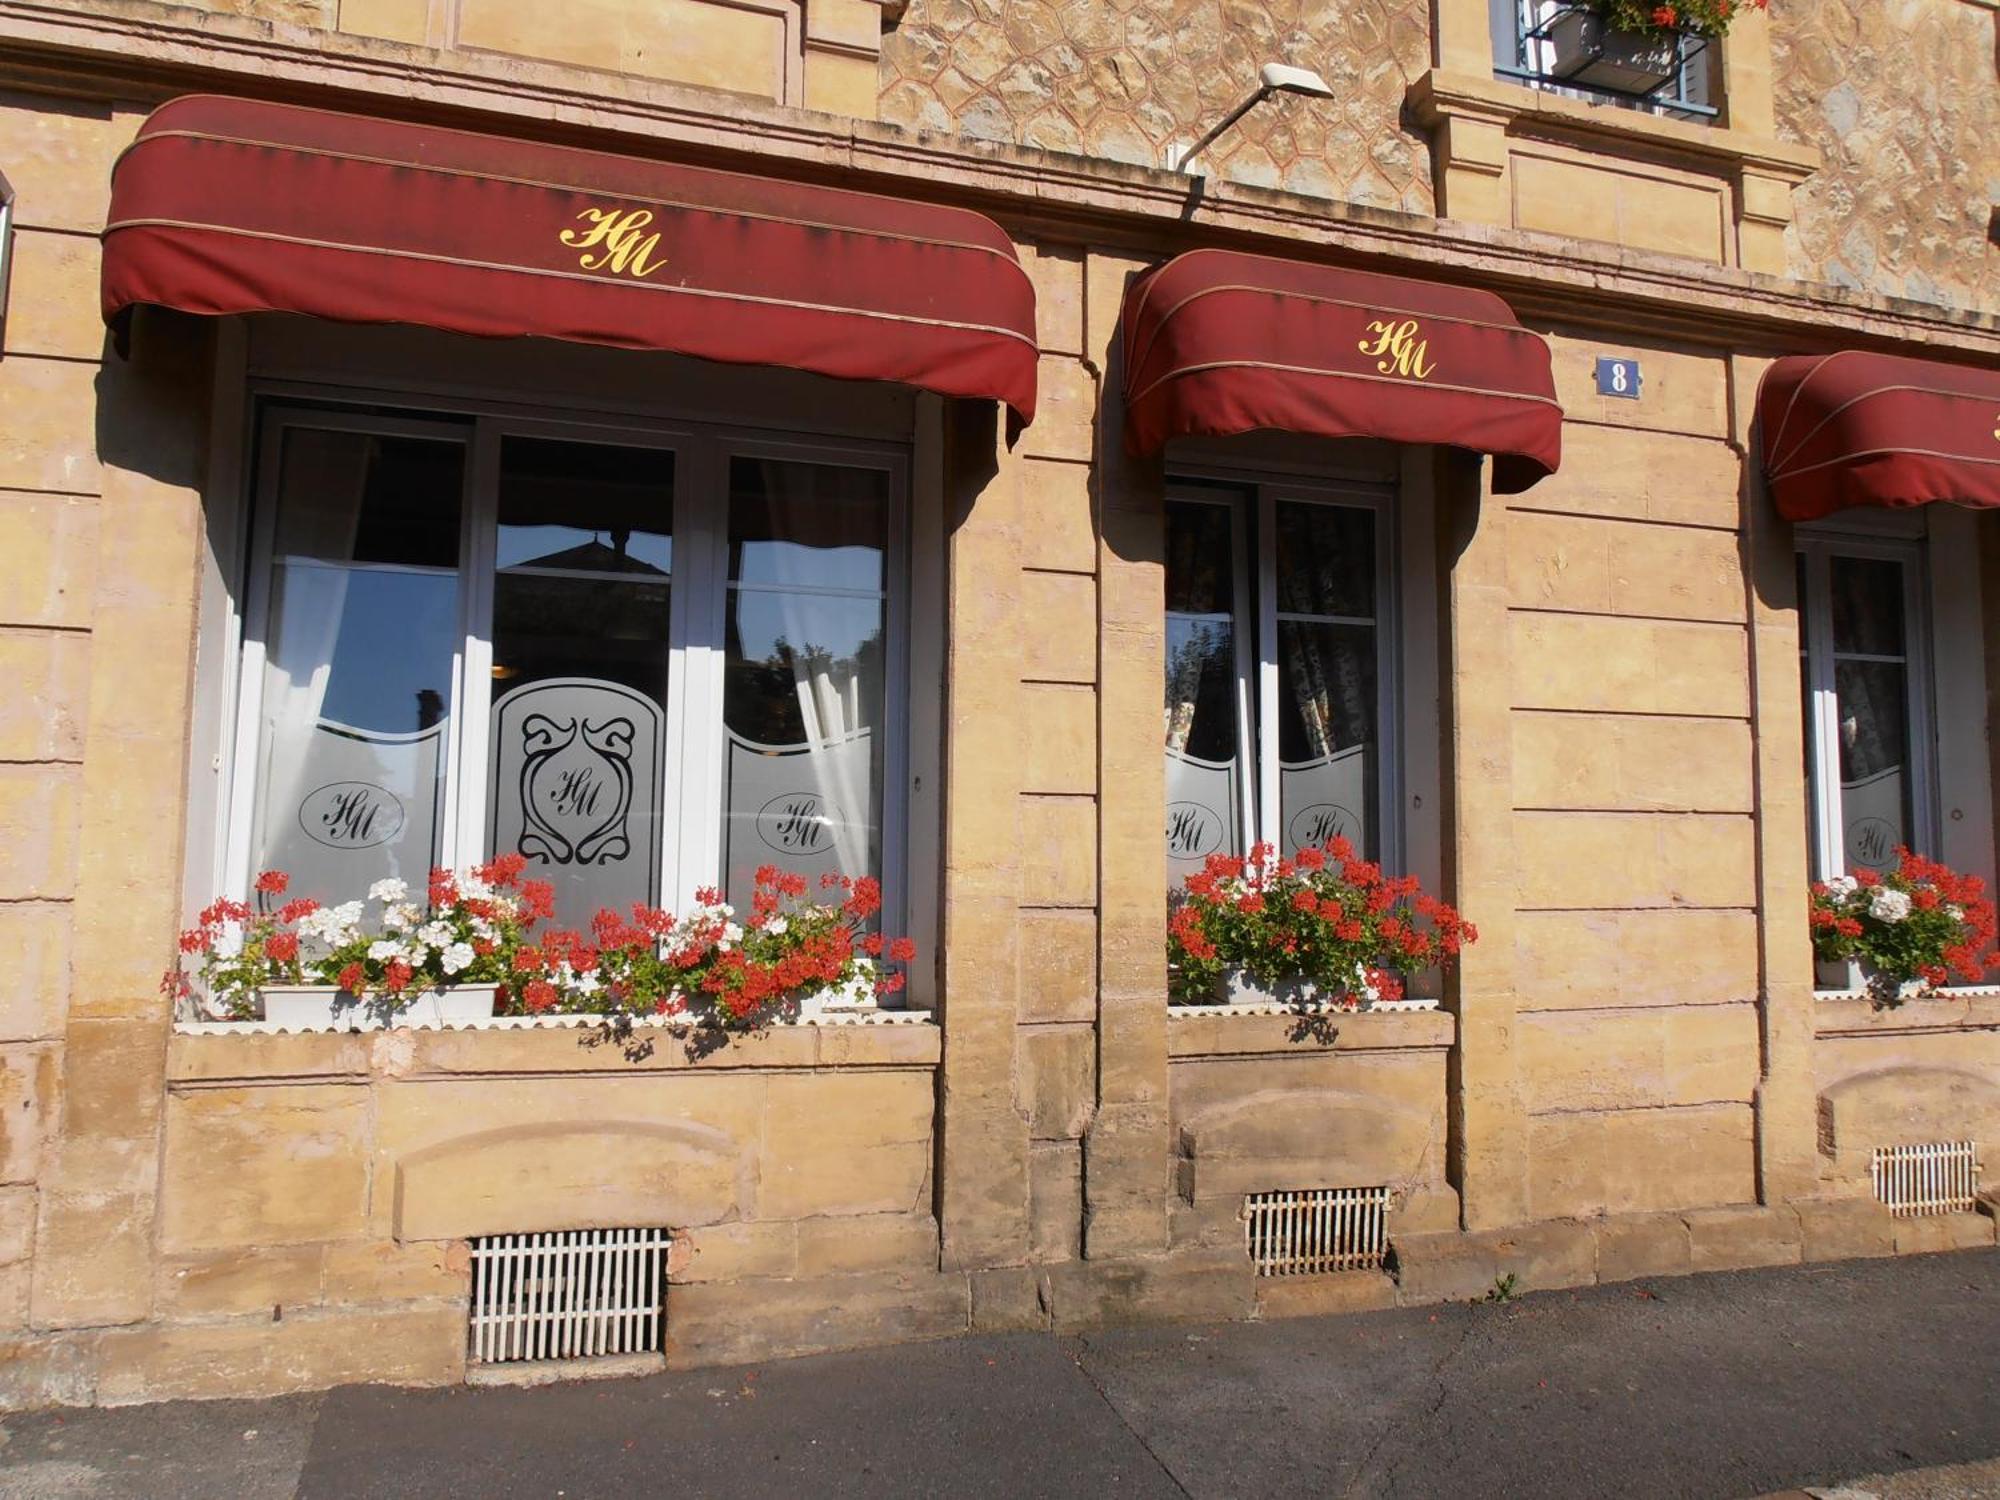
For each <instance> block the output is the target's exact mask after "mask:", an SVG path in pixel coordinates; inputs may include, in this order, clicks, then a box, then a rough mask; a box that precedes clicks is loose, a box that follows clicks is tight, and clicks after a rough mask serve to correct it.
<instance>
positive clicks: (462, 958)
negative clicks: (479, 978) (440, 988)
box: [438, 943, 476, 974]
mask: <svg viewBox="0 0 2000 1500" xmlns="http://www.w3.org/2000/svg"><path fill="white" fill-rule="evenodd" d="M474 957H476V955H475V954H474V953H473V951H472V944H470V943H452V944H450V945H449V946H448V947H446V948H445V950H444V952H442V953H441V954H439V955H438V964H439V965H440V967H442V968H443V969H444V971H445V973H447V974H461V973H463V972H464V971H465V970H466V969H468V968H470V967H471V966H472V960H473V959H474Z"/></svg>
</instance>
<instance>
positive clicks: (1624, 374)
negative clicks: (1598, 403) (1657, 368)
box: [1597, 354, 1639, 401]
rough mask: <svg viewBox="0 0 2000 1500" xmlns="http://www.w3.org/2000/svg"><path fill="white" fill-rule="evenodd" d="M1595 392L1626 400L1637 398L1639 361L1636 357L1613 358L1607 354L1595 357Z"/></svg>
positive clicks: (1635, 399)
mask: <svg viewBox="0 0 2000 1500" xmlns="http://www.w3.org/2000/svg"><path fill="white" fill-rule="evenodd" d="M1597 394H1598V395H1600V396H1618V397H1621V398H1623V399H1624V400H1626V401H1637V400H1638V399H1639V361H1638V360H1636V359H1613V358H1612V357H1611V356H1610V355H1608V354H1600V355H1599V356H1598V357H1597Z"/></svg>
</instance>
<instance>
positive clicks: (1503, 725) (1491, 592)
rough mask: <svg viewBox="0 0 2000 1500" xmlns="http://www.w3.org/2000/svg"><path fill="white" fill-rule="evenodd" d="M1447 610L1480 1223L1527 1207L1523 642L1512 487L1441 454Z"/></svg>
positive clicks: (1461, 1109) (1467, 1213)
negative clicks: (1508, 494) (1520, 795)
mask: <svg viewBox="0 0 2000 1500" xmlns="http://www.w3.org/2000/svg"><path fill="white" fill-rule="evenodd" d="M1437 464H1438V474H1437V496H1438V547H1439V557H1438V570H1439V573H1440V575H1441V576H1442V578H1443V588H1442V590H1441V594H1440V597H1441V599H1442V601H1443V605H1444V609H1443V613H1444V618H1443V619H1442V620H1441V621H1440V622H1439V644H1440V654H1441V655H1442V656H1443V659H1444V671H1443V673H1442V676H1443V679H1444V694H1445V700H1446V709H1445V713H1444V715H1443V719H1444V723H1445V724H1446V726H1447V729H1446V735H1447V753H1446V757H1445V759H1446V766H1445V786H1446V799H1447V805H1448V814H1447V823H1446V833H1445V847H1446V848H1447V849H1448V850H1452V851H1453V854H1454V864H1453V868H1452V869H1451V870H1450V871H1449V873H1448V877H1447V878H1448V886H1449V889H1450V891H1451V900H1452V901H1453V904H1455V905H1456V906H1457V907H1458V908H1459V909H1460V910H1461V911H1462V912H1463V913H1464V914H1465V915H1466V917H1467V918H1468V919H1470V920H1471V921H1472V922H1473V923H1474V924H1475V925H1476V926H1477V927H1478V929H1479V941H1478V942H1476V943H1474V944H1472V945H1471V946H1470V947H1468V948H1467V949H1466V950H1465V952H1464V954H1463V955H1462V956H1461V960H1460V963H1459V966H1458V969H1457V971H1456V972H1455V974H1454V976H1453V977H1452V979H1451V980H1450V982H1449V990H1448V997H1447V998H1448V1003H1450V1004H1451V1005H1452V1007H1453V1008H1454V1009H1456V1011H1457V1012H1458V1041H1457V1045H1456V1046H1455V1048H1454V1049H1453V1051H1452V1058H1451V1067H1450V1072H1449V1078H1450V1109H1451V1150H1450V1175H1451V1178H1452V1181H1453V1184H1454V1185H1455V1186H1456V1187H1457V1188H1458V1191H1459V1197H1460V1201H1461V1204H1462V1213H1463V1218H1464V1224H1465V1227H1466V1228H1467V1229H1492V1228H1498V1227H1500V1226H1502V1225H1507V1224H1515V1223H1519V1222H1521V1221H1523V1220H1524V1219H1525V1218H1526V1217H1527V1209H1528V1171H1527V1142H1528V1119H1527V1108H1526V1105H1525V1103H1524V1101H1523V1099H1522V1095H1521V1084H1520V1059H1519V1055H1518V1047H1519V1028H1518V1025H1517V1013H1518V1011H1519V996H1518V994H1517V992H1516V988H1515V986H1516V966H1515V953H1514V916H1515V912H1514V903H1515V893H1516V885H1517V882H1516V871H1515V863H1516V860H1515V850H1514V821H1515V820H1514V747H1513V723H1512V717H1513V715H1512V696H1513V650H1512V639H1511V635H1510V625H1509V620H1508V602H1509V590H1508V579H1507V521H1508V511H1507V502H1506V499H1505V497H1503V496H1496V495H1494V494H1493V493H1492V492H1491V490H1490V488H1489V484H1490V475H1491V466H1490V465H1487V464H1480V465H1479V466H1478V469H1477V471H1476V474H1475V471H1474V470H1473V467H1472V465H1471V462H1470V461H1469V460H1467V459H1466V458H1465V457H1464V456H1463V455H1460V454H1456V453H1454V452H1452V451H1450V450H1440V451H1439V454H1438V458H1437Z"/></svg>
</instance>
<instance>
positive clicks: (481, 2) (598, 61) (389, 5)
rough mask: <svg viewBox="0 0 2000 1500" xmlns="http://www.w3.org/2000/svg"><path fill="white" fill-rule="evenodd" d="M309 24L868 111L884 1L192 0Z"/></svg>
mask: <svg viewBox="0 0 2000 1500" xmlns="http://www.w3.org/2000/svg"><path fill="white" fill-rule="evenodd" d="M197 3H199V4H200V6H201V8H202V9H205V10H213V11H220V12H224V13H227V14H230V15H239V16H247V17H250V18H252V19H255V20H259V21H268V22H271V23H273V24H276V25H280V26H285V27H294V28H302V29H305V30H308V31H325V32H334V31H338V32H344V33H346V34H348V35H350V36H356V37H373V38H379V39H381V40H384V41H391V42H406V43H411V44H415V45H419V46H429V47H436V48H440V49H443V50H447V51H463V52H467V53H488V54H493V55H496V56H499V57H502V58H520V59H526V60H532V61H536V62H548V63H559V64H564V65H567V66H570V67H576V68H584V69H590V70H593V71H597V72H603V73H617V74H624V75H627V76H629V77H632V78H639V79H652V80H658V81H661V82H665V83H677V84H688V85H692V86H693V87H696V88H705V89H716V90H721V91H724V92H727V93H731V94H739V95H745V96H748V97H751V98H756V99H767V100H771V101H774V102H776V103H779V104H793V105H800V106H803V107H805V108H807V109H816V110H824V111H826V112H828V113H831V114H841V115H849V116H853V117H855V118H860V119H870V118H873V116H874V114H875V95H876V67H877V63H876V58H877V53H878V52H879V50H880V46H881V31H882V22H881V6H880V4H879V3H878V0H647V3H643V4H641V3H635V0H565V3H564V4H562V5H555V6H551V5H542V4H537V3H535V0H197Z"/></svg>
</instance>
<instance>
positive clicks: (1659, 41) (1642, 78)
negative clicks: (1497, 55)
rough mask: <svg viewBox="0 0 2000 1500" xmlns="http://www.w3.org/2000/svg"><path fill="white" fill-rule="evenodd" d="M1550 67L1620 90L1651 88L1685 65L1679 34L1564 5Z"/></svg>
mask: <svg viewBox="0 0 2000 1500" xmlns="http://www.w3.org/2000/svg"><path fill="white" fill-rule="evenodd" d="M1548 39H1549V47H1550V50H1551V52H1552V53H1553V59H1552V61H1551V62H1550V64H1549V72H1550V74H1551V75H1552V76H1553V77H1556V78H1560V79H1563V80H1564V81H1565V82H1569V83H1579V84H1587V85H1589V86H1590V87H1591V88H1599V89H1608V90H1610V91H1612V92H1614V93H1620V94H1650V93H1652V92H1653V91H1654V90H1656V89H1658V88H1660V87H1661V86H1663V85H1664V84H1667V83H1670V82H1672V80H1673V77H1674V75H1675V74H1676V73H1678V72H1679V71H1680V66H1681V46H1680V34H1679V33H1678V32H1675V31H1625V30H1621V29H1620V28H1618V27H1617V26H1614V25H1613V24H1612V23H1611V22H1610V21H1609V20H1608V19H1607V18H1606V17H1605V16H1603V15H1601V14H1600V13H1598V12H1597V11H1594V10H1571V11H1565V12H1564V13H1563V14H1562V15H1560V16H1558V17H1557V18H1556V19H1555V21H1554V22H1553V23H1552V24H1551V25H1550V27H1549V31H1548Z"/></svg>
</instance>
